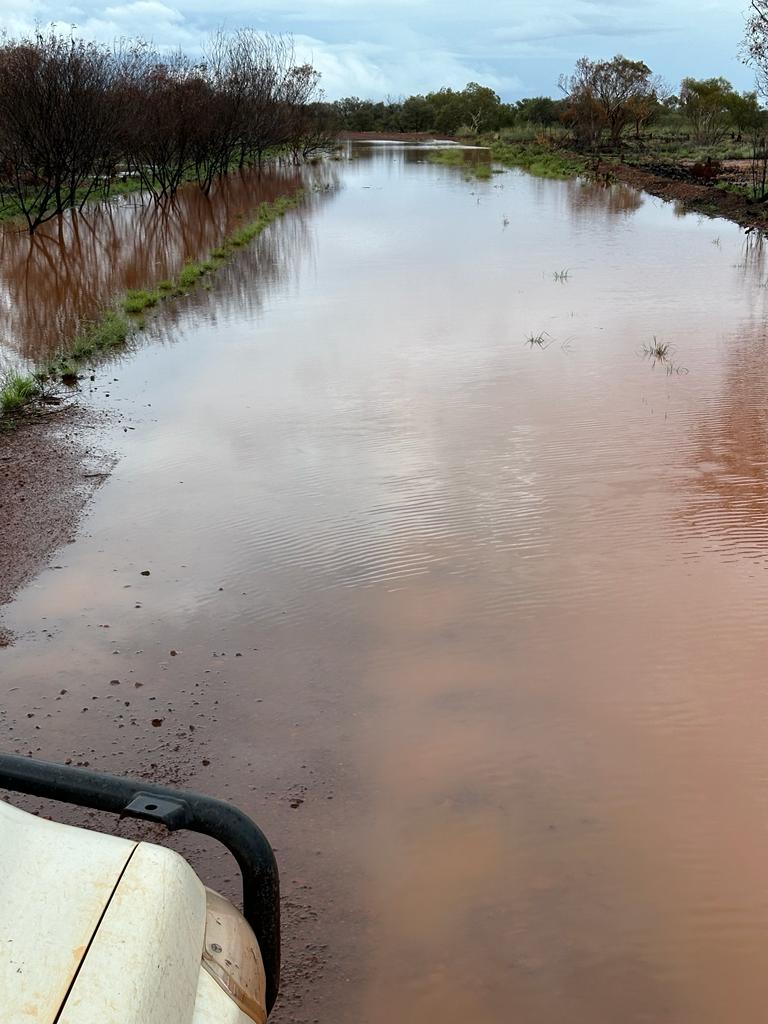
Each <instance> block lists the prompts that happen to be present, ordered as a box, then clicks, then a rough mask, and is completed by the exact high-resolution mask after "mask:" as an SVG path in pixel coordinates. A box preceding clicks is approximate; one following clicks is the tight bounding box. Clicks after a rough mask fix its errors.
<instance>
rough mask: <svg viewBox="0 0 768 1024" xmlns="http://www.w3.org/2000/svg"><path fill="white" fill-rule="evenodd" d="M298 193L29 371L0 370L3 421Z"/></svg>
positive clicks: (104, 350)
mask: <svg viewBox="0 0 768 1024" xmlns="http://www.w3.org/2000/svg"><path fill="white" fill-rule="evenodd" d="M302 196H303V193H302V192H296V193H294V194H293V195H292V196H283V197H281V198H279V199H276V200H275V201H274V202H272V203H262V204H261V205H260V206H259V208H258V211H257V215H256V218H255V219H254V220H253V221H251V222H249V223H248V224H245V225H243V226H242V227H240V228H238V229H237V230H236V231H234V232H233V233H232V234H230V235H229V236H228V237H227V238H225V239H224V241H223V242H222V244H221V245H220V246H218V247H217V248H216V249H213V250H212V251H211V254H210V256H209V257H208V259H206V260H200V261H195V262H189V263H185V265H184V266H183V268H182V269H181V270H180V271H179V273H178V274H177V275H176V277H174V278H173V279H170V280H165V281H160V282H159V283H158V284H157V286H156V287H155V288H153V289H134V290H132V291H129V292H127V293H126V295H124V296H123V298H122V299H121V300H120V301H119V302H117V303H116V305H115V306H114V307H112V308H109V309H105V310H104V312H103V313H102V314H101V316H100V317H99V318H98V319H97V320H95V321H93V322H91V323H85V324H83V325H82V327H81V329H80V330H79V331H78V333H77V334H76V335H75V336H74V337H73V338H72V340H71V342H70V343H69V345H67V346H66V347H64V348H63V349H62V350H61V351H60V352H59V354H58V355H57V356H55V357H54V358H53V359H52V360H50V361H49V362H48V363H46V364H44V365H42V366H40V367H38V368H37V370H36V371H35V372H34V373H29V374H22V373H19V372H17V371H9V372H7V373H5V374H2V375H0V420H3V419H4V420H5V423H6V424H7V423H8V422H9V421H10V420H12V417H13V416H14V415H18V414H20V413H22V412H23V411H24V410H25V409H27V408H28V407H30V406H32V405H33V404H34V403H35V402H37V401H38V400H39V399H40V398H41V396H42V394H43V390H44V389H43V385H44V382H46V381H54V382H58V381H61V382H62V383H65V384H73V383H75V382H76V381H77V379H78V377H79V376H80V373H81V371H82V368H83V364H85V363H93V362H94V361H95V360H96V359H97V358H99V357H105V356H108V355H109V354H110V353H111V352H114V351H115V350H118V349H120V348H122V347H123V346H124V345H125V344H126V343H127V342H128V341H129V340H130V338H131V337H132V336H133V335H134V334H135V333H136V332H137V331H138V330H141V328H142V327H143V326H144V325H145V322H146V321H145V316H144V315H145V314H146V313H147V311H148V310H151V309H153V308H155V307H157V306H159V305H160V304H161V303H162V302H163V301H165V300H166V299H169V298H175V297H178V296H183V295H186V294H188V293H189V292H190V291H191V290H192V289H193V288H195V287H196V286H197V285H198V284H199V283H201V281H202V279H203V278H205V277H207V276H209V275H211V274H213V273H215V272H216V271H217V270H218V269H219V268H220V267H222V266H223V265H224V264H225V263H227V262H228V261H229V260H230V259H232V257H233V256H234V255H235V253H236V252H237V251H238V250H239V249H241V248H242V247H243V246H245V245H247V244H248V243H249V242H250V241H252V240H253V239H254V238H255V237H256V236H257V235H259V234H260V233H261V232H262V231H263V230H264V229H265V228H266V227H267V226H268V225H269V224H271V223H272V222H273V221H275V220H277V219H278V218H279V217H282V216H283V215H284V214H285V213H286V212H287V211H288V210H289V209H291V207H294V206H297V205H298V203H299V201H300V200H301V198H302Z"/></svg>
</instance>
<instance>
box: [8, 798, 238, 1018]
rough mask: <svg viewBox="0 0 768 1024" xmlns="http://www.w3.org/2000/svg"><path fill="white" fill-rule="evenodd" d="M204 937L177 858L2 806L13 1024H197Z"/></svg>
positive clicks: (187, 873) (196, 887) (199, 894)
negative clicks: (196, 1006)
mask: <svg viewBox="0 0 768 1024" xmlns="http://www.w3.org/2000/svg"><path fill="white" fill-rule="evenodd" d="M204 934H205V889H204V887H203V885H202V883H201V882H200V880H199V878H198V877H197V875H196V874H195V873H194V871H193V870H192V869H191V868H190V866H189V865H188V864H187V863H186V861H185V860H183V859H182V858H181V857H179V856H178V854H176V853H174V852H173V851H171V850H167V849H164V848H163V847H159V846H154V845H152V844H148V843H135V842H132V841H129V840H126V839H119V838H117V837H114V836H108V835H104V834H102V833H98V832H89V831H87V830H84V829H77V828H72V827H71V826H67V825H61V824H58V823H55V822H50V821H46V820H44V819H42V818H37V817H35V816H33V815H30V814H27V813H25V812H24V811H20V810H18V809H16V808H14V807H11V806H10V805H8V804H5V803H3V802H2V801H0V1017H1V1018H2V1021H3V1024H54V1022H56V1024H191V1022H192V1021H193V1020H194V1021H197V1020H199V1019H200V1017H199V1009H200V1008H199V1007H198V1012H197V1013H196V1009H195V1003H196V999H197V998H198V997H197V993H198V988H199V986H200V983H201V981H200V958H201V952H202V949H203V943H204ZM230 1008H231V1004H230V1006H227V1010H230ZM235 1012H236V1013H237V1011H236V1008H235ZM239 1016H240V1015H239V1014H237V1017H239ZM222 1019H223V1017H222ZM230 1019H233V1020H234V1019H237V1018H235V1017H232V1018H230Z"/></svg>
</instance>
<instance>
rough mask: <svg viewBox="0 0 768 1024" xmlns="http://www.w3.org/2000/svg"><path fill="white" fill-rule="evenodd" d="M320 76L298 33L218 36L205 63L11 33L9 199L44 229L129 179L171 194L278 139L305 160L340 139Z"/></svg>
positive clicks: (1, 125) (5, 198)
mask: <svg viewBox="0 0 768 1024" xmlns="http://www.w3.org/2000/svg"><path fill="white" fill-rule="evenodd" d="M319 77H320V76H319V73H318V72H317V71H316V70H315V69H314V68H313V67H312V66H311V65H309V64H298V63H297V62H296V61H295V58H294V52H293V47H292V44H291V41H290V39H286V38H284V37H280V36H270V35H264V34H262V33H259V32H256V31H255V30H253V29H248V28H244V29H238V30H237V31H234V32H217V33H215V34H214V35H213V36H212V37H211V38H209V40H208V41H207V43H206V45H205V47H204V51H203V55H202V57H201V58H200V59H199V60H193V59H192V58H190V57H189V56H187V55H186V54H184V53H183V52H180V51H179V52H176V53H173V54H171V55H167V54H161V53H159V52H158V51H156V50H155V49H153V48H152V47H151V46H150V45H149V44H148V43H146V42H144V41H143V40H129V41H123V42H121V43H119V44H115V45H113V46H111V47H110V46H105V45H102V44H99V43H95V42H90V41H86V40H83V39H79V38H77V37H75V36H74V35H62V34H59V33H57V32H56V31H55V30H50V31H45V32H43V31H37V32H35V33H34V34H33V35H31V36H27V37H23V38H19V39H9V38H4V39H3V40H2V41H1V42H0V200H2V202H3V203H4V204H5V205H8V206H11V207H12V208H16V209H18V211H19V213H20V214H21V215H23V217H24V218H25V220H26V222H27V226H28V228H29V230H30V232H33V231H34V230H35V229H36V228H37V227H39V226H40V224H42V223H44V222H45V221H47V220H49V219H50V218H52V217H55V216H57V215H58V214H60V213H62V212H63V211H64V210H66V209H68V208H71V207H82V205H83V204H84V203H85V202H86V201H87V200H88V199H89V198H90V197H91V196H92V195H93V194H94V192H98V193H99V194H105V193H106V192H108V190H109V188H110V187H111V186H113V185H114V183H115V182H116V181H118V180H119V179H120V178H121V177H122V176H133V177H137V178H138V179H139V180H140V182H141V185H142V186H143V187H144V188H145V189H147V190H148V191H149V192H150V193H151V194H152V196H153V197H154V198H155V199H156V200H158V201H161V200H164V199H168V198H170V197H172V196H173V195H174V194H175V193H176V191H177V190H178V188H179V186H180V185H181V184H182V183H183V182H185V181H188V180H194V181H196V182H197V183H198V185H199V187H200V188H201V189H202V190H203V191H204V192H206V193H207V192H209V191H210V189H211V187H212V185H213V182H214V181H215V180H216V178H218V177H221V176H222V175H224V174H226V173H227V172H228V171H229V170H231V169H232V168H235V167H240V168H243V167H245V166H247V165H253V164H260V163H261V161H262V159H263V157H264V155H265V153H266V152H267V151H268V150H270V149H273V148H274V147H282V148H285V149H287V150H288V151H289V152H291V153H292V155H293V156H294V158H295V159H298V158H299V157H300V156H301V155H307V154H308V153H310V152H312V151H313V150H315V149H316V148H318V147H319V146H322V145H324V144H326V143H327V141H328V139H329V136H328V132H327V125H326V123H325V121H324V120H323V117H324V116H325V114H324V110H323V108H322V106H321V105H320V104H318V102H317V100H318V93H319Z"/></svg>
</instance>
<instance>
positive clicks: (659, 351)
mask: <svg viewBox="0 0 768 1024" xmlns="http://www.w3.org/2000/svg"><path fill="white" fill-rule="evenodd" d="M671 351H672V349H671V346H670V344H669V342H668V341H659V340H658V338H657V337H656V335H655V334H654V336H653V343H652V344H649V343H646V344H645V345H643V355H644V356H647V357H648V358H649V359H658V360H659V362H664V361H665V360H666V359H668V358H669V356H670V355H671Z"/></svg>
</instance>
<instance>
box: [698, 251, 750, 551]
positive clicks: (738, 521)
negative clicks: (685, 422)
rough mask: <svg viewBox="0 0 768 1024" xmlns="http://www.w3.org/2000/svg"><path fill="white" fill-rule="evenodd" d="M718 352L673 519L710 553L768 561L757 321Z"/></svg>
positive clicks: (747, 326)
mask: <svg viewBox="0 0 768 1024" xmlns="http://www.w3.org/2000/svg"><path fill="white" fill-rule="evenodd" d="M759 263H760V265H762V254H760V259H759ZM760 273H761V272H760ZM759 276H760V275H759ZM724 350H725V353H726V355H725V366H724V371H723V380H722V383H719V384H718V385H717V389H716V394H715V395H713V397H712V399H711V400H710V402H708V403H707V407H706V414H705V415H702V416H700V417H698V418H697V421H696V423H695V425H694V426H692V428H691V440H690V449H689V457H688V465H689V467H690V475H689V479H690V488H689V490H688V491H687V493H686V502H685V504H684V507H683V510H682V512H681V516H682V519H683V521H684V522H685V524H686V527H687V528H688V529H689V530H692V531H694V533H696V534H698V535H699V536H702V537H704V538H706V539H707V540H709V541H711V542H712V544H713V545H714V546H715V547H716V548H717V549H718V550H721V551H723V552H726V553H728V554H730V555H738V556H740V557H747V558H751V559H761V560H762V559H765V558H766V557H768V329H766V326H765V324H764V323H763V322H761V321H757V322H752V323H747V324H745V325H744V327H743V328H742V329H741V330H740V332H739V333H738V334H737V335H734V336H731V337H728V338H726V339H725V340H724Z"/></svg>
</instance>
